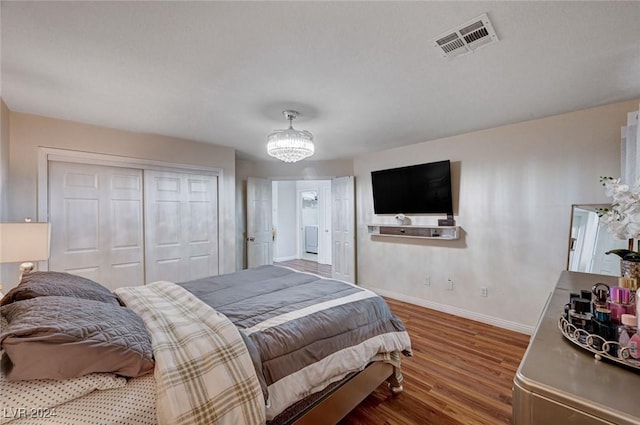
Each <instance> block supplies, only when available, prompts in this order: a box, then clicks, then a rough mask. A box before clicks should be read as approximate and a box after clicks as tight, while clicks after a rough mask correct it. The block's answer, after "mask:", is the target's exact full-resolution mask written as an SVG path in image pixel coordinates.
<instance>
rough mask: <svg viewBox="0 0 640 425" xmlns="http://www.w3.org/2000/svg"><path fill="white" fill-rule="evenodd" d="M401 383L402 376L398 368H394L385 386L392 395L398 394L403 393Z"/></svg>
mask: <svg viewBox="0 0 640 425" xmlns="http://www.w3.org/2000/svg"><path fill="white" fill-rule="evenodd" d="M402 381H404V377H403V376H402V372H400V368H399V367H394V368H393V373H392V374H391V376H389V377H388V378H387V386H388V387H389V389H390V390H391V393H392V394H393V395H396V394H400V393H401V392H403V391H404V388H403V387H402Z"/></svg>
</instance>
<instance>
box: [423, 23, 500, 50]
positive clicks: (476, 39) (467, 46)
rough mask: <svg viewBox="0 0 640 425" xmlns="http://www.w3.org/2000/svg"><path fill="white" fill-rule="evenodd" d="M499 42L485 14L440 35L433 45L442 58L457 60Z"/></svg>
mask: <svg viewBox="0 0 640 425" xmlns="http://www.w3.org/2000/svg"><path fill="white" fill-rule="evenodd" d="M497 42H498V36H497V35H496V32H495V30H494V29H493V25H491V21H489V17H488V16H487V14H486V13H484V14H482V15H480V16H478V17H477V18H475V19H472V20H470V21H469V22H467V23H465V24H463V25H460V26H459V27H457V28H453V29H451V30H449V31H447V32H444V33H442V34H440V35H439V36H438V37H436V38H435V40H434V41H433V45H434V46H435V47H436V48H437V49H438V50H439V51H440V54H441V55H442V57H445V58H455V57H456V56H460V55H465V54H467V53H472V52H474V51H476V50H477V49H479V48H480V47H484V46H487V45H489V44H493V43H497Z"/></svg>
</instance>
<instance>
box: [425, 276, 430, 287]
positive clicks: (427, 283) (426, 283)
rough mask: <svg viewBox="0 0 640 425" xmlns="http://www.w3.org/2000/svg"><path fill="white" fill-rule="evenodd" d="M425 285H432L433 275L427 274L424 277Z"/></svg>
mask: <svg viewBox="0 0 640 425" xmlns="http://www.w3.org/2000/svg"><path fill="white" fill-rule="evenodd" d="M424 286H431V275H426V276H425V278H424Z"/></svg>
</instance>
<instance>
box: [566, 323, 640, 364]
mask: <svg viewBox="0 0 640 425" xmlns="http://www.w3.org/2000/svg"><path fill="white" fill-rule="evenodd" d="M558 328H559V329H560V331H561V332H562V335H563V336H564V337H565V338H566V339H568V340H569V341H571V342H572V343H574V344H575V345H577V346H578V347H580V348H583V349H585V350H587V351H590V352H592V353H593V354H594V357H595V358H596V360H602V359H606V360H610V361H612V362H615V363H618V364H621V365H624V366H628V367H631V368H634V369H637V370H640V361H638V360H636V359H634V358H632V357H631V356H630V353H629V347H627V346H624V347H623V346H621V344H620V343H619V342H617V341H606V340H605V339H604V338H602V337H601V336H600V335H596V334H591V333H588V332H586V331H585V330H583V329H580V328H577V327H575V326H574V325H572V324H571V323H569V322H568V321H567V319H565V318H564V316H560V319H559V320H558ZM598 347H600V348H598ZM612 353H615V354H612Z"/></svg>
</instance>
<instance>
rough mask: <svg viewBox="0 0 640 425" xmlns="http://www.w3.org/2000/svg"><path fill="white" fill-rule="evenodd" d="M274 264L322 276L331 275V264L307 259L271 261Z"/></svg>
mask: <svg viewBox="0 0 640 425" xmlns="http://www.w3.org/2000/svg"><path fill="white" fill-rule="evenodd" d="M273 264H274V265H276V266H286V267H291V268H292V269H295V270H299V271H301V272H307V273H315V274H317V275H320V276H323V277H331V266H330V265H328V264H320V263H317V262H315V261H309V260H288V261H280V262H277V263H273Z"/></svg>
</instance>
